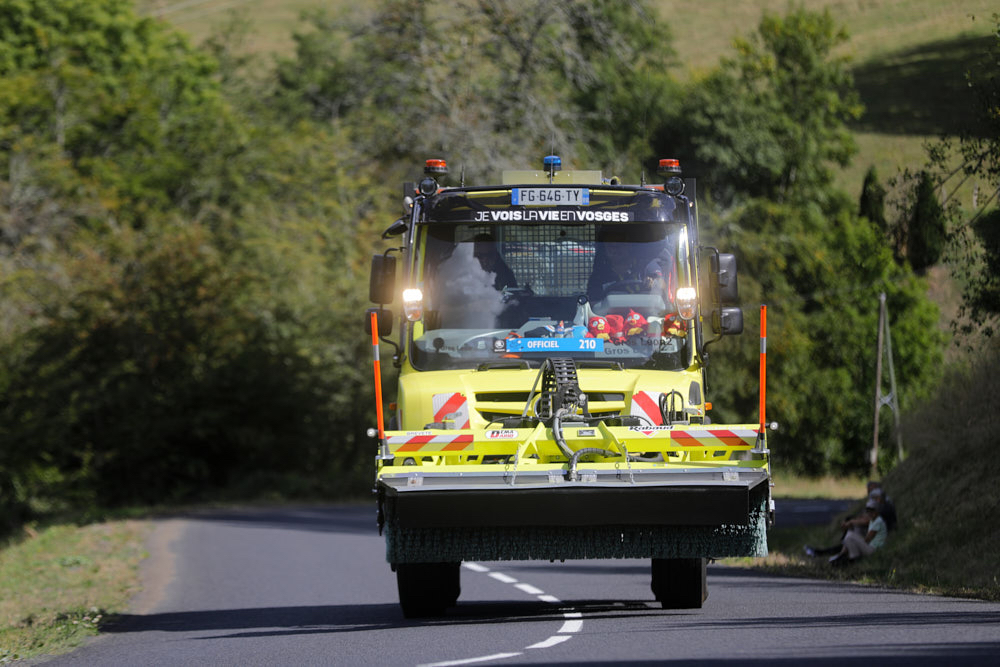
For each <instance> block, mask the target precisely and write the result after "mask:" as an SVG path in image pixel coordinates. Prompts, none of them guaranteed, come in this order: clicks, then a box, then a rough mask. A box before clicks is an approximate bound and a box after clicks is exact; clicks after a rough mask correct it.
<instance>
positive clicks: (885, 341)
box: [869, 292, 903, 479]
mask: <svg viewBox="0 0 1000 667" xmlns="http://www.w3.org/2000/svg"><path fill="white" fill-rule="evenodd" d="M878 301H879V308H878V343H877V346H878V351H877V353H876V358H875V420H874V421H875V428H874V430H873V432H872V449H871V456H870V460H869V463H870V464H871V478H872V479H877V478H878V417H879V411H880V410H881V408H882V406H883V405H888V406H889V408H890V409H891V410H892V415H893V420H894V427H895V431H896V451H897V455H898V457H899V460H900V461H902V460H903V434H902V433H901V432H900V429H899V402H898V401H897V399H896V370H895V368H894V367H893V363H892V332H891V330H890V328H889V318H888V317H887V316H886V305H885V292H882V293H881V294H879V295H878ZM886 348H888V350H887V351H888V353H889V393H888V394H887V395H886V396H882V358H883V356H885V354H884V352H885V351H886Z"/></svg>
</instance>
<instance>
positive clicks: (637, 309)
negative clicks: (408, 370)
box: [410, 216, 692, 370]
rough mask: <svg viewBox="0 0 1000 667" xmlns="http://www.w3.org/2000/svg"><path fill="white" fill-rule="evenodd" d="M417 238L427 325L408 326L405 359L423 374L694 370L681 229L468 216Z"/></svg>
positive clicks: (428, 227)
mask: <svg viewBox="0 0 1000 667" xmlns="http://www.w3.org/2000/svg"><path fill="white" fill-rule="evenodd" d="M498 217H499V216H498ZM555 217H558V216H555ZM562 217H563V218H566V217H572V216H562ZM480 219H481V217H480ZM605 220H606V218H605ZM417 233H418V238H417V243H416V247H417V248H418V249H419V250H418V254H417V257H416V258H415V259H416V262H415V264H416V266H415V268H414V274H415V275H414V276H413V281H414V283H415V284H416V286H417V287H418V288H419V289H420V290H421V292H422V293H423V317H422V319H421V320H420V321H417V322H414V323H413V324H412V325H411V330H410V336H411V338H410V358H411V362H412V363H413V365H414V367H416V368H418V369H420V370H435V369H445V368H472V367H476V366H479V365H481V364H483V363H486V362H496V363H497V365H507V364H512V365H516V364H521V363H522V362H523V361H527V362H528V365H530V366H532V367H538V365H539V364H540V363H541V362H542V360H544V359H545V358H546V357H551V356H562V357H573V358H575V359H577V360H586V359H594V360H601V361H617V362H620V363H622V365H624V366H625V367H639V366H643V367H653V368H661V369H665V370H666V369H670V370H674V369H681V368H685V367H687V365H688V364H689V363H690V354H689V341H688V339H689V334H688V327H687V326H686V323H685V322H684V321H683V320H682V319H681V318H680V317H679V316H678V315H677V309H676V307H675V305H674V298H673V297H674V295H675V294H676V290H677V288H678V286H686V285H690V279H689V276H690V275H691V273H692V272H691V270H690V267H689V253H688V249H687V234H686V229H685V226H684V224H683V223H682V222H679V221H678V222H674V221H669V220H667V221H657V222H642V221H639V222H636V221H632V220H629V221H625V222H613V223H607V222H604V221H603V220H602V222H582V223H580V222H575V221H569V222H559V223H555V224H554V223H551V222H546V224H538V223H537V222H534V221H533V222H531V223H521V222H490V224H482V222H480V221H479V220H471V221H463V222H450V221H449V222H435V223H432V224H422V225H419V226H418V228H417ZM491 365H493V364H492V363H491Z"/></svg>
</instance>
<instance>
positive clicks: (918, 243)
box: [906, 171, 947, 274]
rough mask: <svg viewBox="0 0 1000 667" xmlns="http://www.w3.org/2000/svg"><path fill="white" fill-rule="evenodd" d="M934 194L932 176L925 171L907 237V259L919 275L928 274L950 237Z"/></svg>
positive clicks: (915, 194)
mask: <svg viewBox="0 0 1000 667" xmlns="http://www.w3.org/2000/svg"><path fill="white" fill-rule="evenodd" d="M934 190H935V187H934V181H933V179H932V177H931V175H930V174H929V173H928V172H926V171H923V172H921V173H920V177H919V180H918V181H917V186H916V191H915V192H914V203H913V212H912V214H911V216H910V218H909V220H908V224H907V234H906V257H907V259H909V260H910V266H912V267H913V270H914V271H916V272H917V273H919V274H924V273H926V272H927V269H928V268H930V267H931V266H933V265H934V264H936V263H937V261H938V260H939V259H940V258H941V254H942V253H943V252H944V244H945V237H946V234H947V232H946V230H945V214H944V209H943V208H942V207H941V204H940V203H939V202H938V198H937V194H936V193H935V192H934Z"/></svg>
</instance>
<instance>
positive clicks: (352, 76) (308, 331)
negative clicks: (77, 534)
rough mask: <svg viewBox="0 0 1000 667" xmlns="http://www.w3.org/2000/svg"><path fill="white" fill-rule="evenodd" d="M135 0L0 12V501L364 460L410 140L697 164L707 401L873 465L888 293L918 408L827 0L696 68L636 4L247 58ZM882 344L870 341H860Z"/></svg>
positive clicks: (322, 480)
mask: <svg viewBox="0 0 1000 667" xmlns="http://www.w3.org/2000/svg"><path fill="white" fill-rule="evenodd" d="M239 37H240V35H239V30H238V26H237V25H235V24H234V25H233V26H230V27H229V28H227V31H225V32H223V33H220V34H219V35H217V36H216V37H214V38H213V39H212V40H210V41H209V43H208V44H207V45H206V46H205V47H203V48H195V47H192V46H191V45H190V44H188V43H187V42H186V41H185V40H184V39H183V38H181V37H180V36H178V35H177V34H176V33H174V32H172V31H171V30H169V29H168V28H167V27H166V26H165V25H163V24H161V23H158V22H155V21H152V20H148V19H141V18H139V17H137V16H136V15H135V14H134V13H133V11H132V9H131V5H130V3H129V2H128V0H51V1H50V2H46V3H38V2H32V1H30V0H10V1H9V2H5V3H3V5H2V6H0V158H2V159H0V312H2V314H3V317H2V319H0V322H2V324H0V443H2V444H0V493H2V494H3V495H2V499H0V511H2V512H3V513H4V515H5V516H6V517H8V520H9V518H10V517H15V518H16V515H17V513H18V512H21V511H24V510H25V509H26V508H27V507H29V506H33V507H35V508H44V507H58V506H62V505H66V504H69V503H74V504H97V505H115V504H122V503H128V502H135V501H142V502H150V501H157V500H161V499H169V500H175V499H183V498H191V497H199V496H202V495H205V494H218V493H220V492H222V491H225V492H229V493H241V492H242V493H258V494H259V493H266V492H268V491H271V490H277V491H280V492H282V493H285V494H324V495H328V496H329V495H335V494H343V493H347V492H353V491H359V490H363V489H364V488H366V486H367V484H368V483H369V482H370V479H369V476H370V474H371V470H370V464H371V455H372V453H373V450H372V444H371V441H370V440H368V439H366V438H365V437H364V436H363V435H362V434H363V431H364V429H365V428H366V427H367V426H368V423H369V421H370V420H371V410H370V408H368V407H367V406H368V405H369V404H370V401H368V400H364V399H363V398H361V397H364V396H368V395H370V384H369V379H368V378H369V374H370V371H369V370H368V364H367V363H366V359H367V356H368V354H367V349H366V346H365V341H364V337H363V335H362V333H361V330H360V325H359V317H358V315H359V313H360V312H361V311H362V308H363V305H364V304H363V302H364V300H365V297H366V294H365V291H366V289H365V288H366V278H367V276H366V273H367V271H366V258H367V256H368V254H369V253H370V251H371V249H372V247H373V244H374V243H375V242H376V240H377V238H378V234H377V232H378V231H380V230H381V228H382V226H383V225H384V224H385V223H386V222H388V221H389V220H391V219H392V217H394V215H395V214H396V212H397V210H398V209H397V207H398V192H399V190H398V183H399V181H401V180H403V179H412V178H413V176H414V169H413V165H418V164H420V162H421V161H422V160H423V159H424V158H425V157H428V156H440V157H445V158H448V159H449V160H450V162H451V163H452V164H453V165H454V166H455V167H457V168H458V169H462V168H464V169H465V174H466V178H467V179H468V180H469V181H470V182H472V181H479V180H482V179H486V178H495V175H496V173H497V172H498V171H499V169H501V168H509V167H524V166H526V165H534V164H536V161H537V159H538V158H539V156H541V155H544V154H547V153H549V152H551V151H553V150H556V151H557V152H559V153H560V154H561V155H562V156H563V159H564V161H565V162H566V163H567V164H573V165H577V166H585V167H587V168H602V169H603V170H604V171H605V172H606V173H615V174H618V175H620V176H623V177H625V178H626V179H627V180H630V181H638V180H639V178H640V177H642V174H643V172H646V173H651V170H650V169H649V165H650V164H651V160H653V159H655V158H658V157H662V156H664V155H668V154H669V155H670V156H676V157H681V158H685V159H687V158H688V157H690V158H691V161H690V163H691V166H692V167H694V168H693V169H690V170H689V171H693V172H695V173H696V174H697V175H699V176H701V177H703V179H702V181H701V183H702V184H703V186H704V187H703V191H704V193H707V195H708V197H707V198H706V199H705V200H704V202H703V204H702V215H703V227H704V228H705V230H704V231H705V234H706V237H708V238H709V239H710V240H711V241H712V242H713V243H715V244H718V245H720V246H721V247H725V248H727V249H732V250H734V251H735V252H736V253H737V255H738V257H739V259H740V262H741V268H742V274H741V275H742V278H741V280H742V286H743V288H744V301H745V303H746V304H751V305H748V306H747V307H746V313H747V320H748V323H750V326H749V327H748V329H749V331H748V334H747V335H745V336H744V337H743V339H742V341H736V340H727V341H725V342H721V343H718V344H717V346H716V347H713V348H710V350H711V351H712V352H713V354H712V364H713V370H712V375H711V376H710V380H711V382H712V386H711V387H710V391H712V392H713V395H714V401H715V403H716V405H718V406H722V408H721V409H720V410H719V414H717V415H716V419H717V420H722V419H736V420H739V421H744V420H749V421H752V420H753V418H754V417H755V414H756V408H755V406H756V386H757V383H756V349H757V348H756V339H755V338H754V336H753V333H754V332H753V328H754V326H753V324H752V323H753V322H754V321H755V319H756V318H755V313H756V306H755V304H757V303H760V302H767V303H768V304H769V305H770V307H771V313H772V319H771V322H772V328H771V330H770V338H771V341H772V342H771V344H770V351H771V354H770V360H771V363H772V364H773V368H772V370H771V372H770V375H769V378H770V394H769V396H770V398H771V404H772V407H771V413H770V414H771V416H772V417H773V418H774V419H777V420H778V421H780V422H781V423H782V425H783V426H782V429H781V430H780V431H779V432H778V434H777V435H776V436H775V449H776V451H777V452H779V456H780V457H781V458H782V459H783V460H784V461H786V462H788V463H789V464H791V465H793V466H796V467H798V468H800V469H802V470H808V471H811V472H820V471H826V470H861V469H863V468H864V466H865V463H866V460H865V457H864V455H863V450H864V442H865V440H866V438H867V437H868V435H870V426H866V424H870V423H871V422H870V420H871V415H870V412H871V405H870V403H871V401H870V399H869V397H870V396H871V393H872V390H873V386H872V385H873V382H874V378H873V374H872V371H871V366H873V363H869V362H868V361H866V359H867V358H868V357H869V356H872V355H871V354H870V353H869V350H871V349H872V345H873V342H874V337H875V322H876V318H877V294H878V293H879V292H883V291H884V292H887V293H888V295H889V310H890V314H891V316H892V326H893V341H894V344H895V345H896V348H895V349H896V353H897V359H896V364H897V366H896V367H897V375H898V376H899V378H900V384H901V395H902V397H903V400H904V403H905V402H906V401H909V400H913V399H915V398H916V397H917V396H918V395H919V394H920V393H921V388H925V387H928V386H930V385H931V384H933V380H934V373H935V371H934V369H935V368H936V367H937V366H938V363H937V362H938V360H939V358H940V349H941V339H940V336H939V334H937V333H936V329H935V322H936V312H935V309H934V308H933V307H932V306H931V305H930V304H929V302H928V301H927V299H926V298H925V297H924V291H925V286H924V284H923V283H922V282H921V281H920V280H919V279H917V278H916V277H915V276H914V275H913V274H912V273H911V272H910V270H909V268H907V267H905V266H900V265H898V264H897V263H896V262H894V261H893V256H892V251H891V249H890V248H889V247H888V245H887V243H886V241H885V238H884V236H883V234H882V232H881V231H880V230H879V229H877V227H875V226H873V225H872V223H871V222H870V221H869V219H867V218H864V217H861V216H859V215H858V214H857V211H856V207H855V206H854V205H853V204H852V203H851V201H850V199H849V198H848V197H846V196H845V195H843V194H841V193H838V192H837V191H835V190H834V189H833V188H832V186H831V168H832V167H831V165H832V164H836V163H843V162H844V161H845V160H847V159H848V158H849V156H850V155H851V151H852V143H851V140H850V134H849V132H848V131H847V129H846V125H845V122H846V121H848V120H849V119H851V118H854V117H856V116H857V114H858V113H859V112H860V107H859V105H858V102H857V97H856V94H854V93H853V89H852V87H851V81H850V77H849V75H848V73H847V70H846V67H845V64H844V62H843V61H842V60H840V59H838V58H836V57H834V56H833V55H832V54H833V48H834V47H835V46H836V45H837V44H838V43H839V42H840V41H841V40H842V39H843V34H842V33H841V31H840V30H839V29H838V28H837V27H836V26H835V24H834V21H833V19H832V18H831V16H830V15H829V14H814V13H810V12H806V11H804V10H794V11H792V12H791V13H790V14H789V15H788V16H786V17H777V16H768V17H766V18H765V19H764V21H763V22H762V23H761V25H760V27H759V29H758V31H757V32H756V33H754V34H753V35H752V36H749V37H748V38H747V39H746V40H742V41H740V42H739V43H738V44H737V52H736V55H735V56H733V57H731V58H728V59H725V60H723V61H722V62H721V63H720V65H719V67H718V68H717V69H716V70H715V71H713V72H711V73H709V74H708V75H707V76H706V77H705V78H704V79H702V80H698V81H695V82H691V83H687V84H683V85H682V84H680V83H678V82H677V81H676V80H674V79H673V78H672V77H671V75H670V65H671V63H672V57H673V56H672V53H671V50H670V48H669V44H670V39H669V32H668V31H667V29H666V27H665V26H664V25H663V24H662V23H660V22H658V21H657V20H655V19H654V17H653V16H652V14H651V13H650V12H649V11H648V10H647V9H646V8H645V7H644V5H643V4H642V3H641V2H638V1H635V2H617V1H613V0H605V1H601V2H583V1H582V0H557V1H553V2H543V1H541V0H518V1H517V2H503V3H501V2H493V1H491V0H463V1H461V2H458V3H443V2H437V1H421V0H386V1H384V2H381V3H379V4H378V5H377V6H376V7H375V8H374V10H373V11H372V12H371V14H370V15H367V18H364V19H361V18H357V17H352V18H345V17H342V16H336V17H335V16H331V15H329V14H316V15H313V16H311V17H310V18H309V20H308V21H307V22H306V24H305V25H304V27H303V29H302V31H301V32H300V33H299V34H298V35H297V36H296V44H297V48H296V50H295V53H294V54H293V55H292V56H289V57H287V58H284V59H282V60H280V61H279V62H277V63H276V64H275V65H274V66H273V67H270V66H269V65H268V64H267V63H263V62H252V61H249V60H247V58H245V57H244V56H243V55H241V53H240V52H239ZM871 361H873V357H872V360H871Z"/></svg>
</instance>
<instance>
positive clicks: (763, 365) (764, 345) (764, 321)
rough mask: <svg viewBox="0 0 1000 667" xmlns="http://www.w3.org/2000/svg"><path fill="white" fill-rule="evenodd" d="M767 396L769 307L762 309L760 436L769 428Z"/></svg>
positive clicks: (762, 307)
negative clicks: (766, 407) (765, 398)
mask: <svg viewBox="0 0 1000 667" xmlns="http://www.w3.org/2000/svg"><path fill="white" fill-rule="evenodd" d="M766 394H767V306H765V305H763V304H762V305H761V307H760V434H761V435H763V434H764V429H765V428H766V427H767V417H766V416H765V413H764V397H765V396H766Z"/></svg>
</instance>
